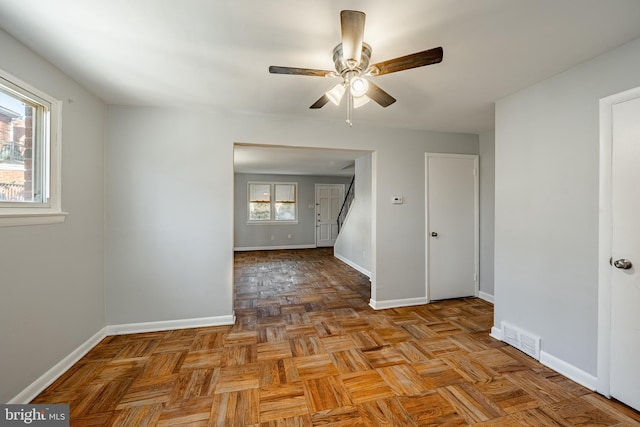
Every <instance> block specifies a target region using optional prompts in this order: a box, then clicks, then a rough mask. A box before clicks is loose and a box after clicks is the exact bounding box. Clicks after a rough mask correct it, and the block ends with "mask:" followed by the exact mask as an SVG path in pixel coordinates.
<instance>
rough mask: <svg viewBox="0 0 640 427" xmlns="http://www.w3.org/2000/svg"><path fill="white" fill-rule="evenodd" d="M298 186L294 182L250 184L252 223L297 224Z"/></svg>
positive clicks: (250, 214) (250, 217)
mask: <svg viewBox="0 0 640 427" xmlns="http://www.w3.org/2000/svg"><path fill="white" fill-rule="evenodd" d="M297 193H298V184H297V183H294V182H250V183H249V184H248V194H249V203H248V208H249V215H248V218H249V222H250V223H265V222H271V223H292V222H294V223H297V220H298V215H297V213H298V208H297V203H296V202H297V199H296V197H297Z"/></svg>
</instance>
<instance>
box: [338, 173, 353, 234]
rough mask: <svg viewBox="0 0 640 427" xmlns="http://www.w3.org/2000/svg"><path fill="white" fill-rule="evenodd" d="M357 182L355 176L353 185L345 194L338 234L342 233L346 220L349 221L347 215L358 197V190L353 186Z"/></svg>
mask: <svg viewBox="0 0 640 427" xmlns="http://www.w3.org/2000/svg"><path fill="white" fill-rule="evenodd" d="M355 181H356V177H355V175H354V176H353V178H351V184H349V189H348V190H347V194H345V196H344V202H342V207H341V208H340V213H339V214H338V233H340V229H341V228H342V224H344V221H345V219H347V213H349V207H350V206H351V202H352V201H353V199H355V197H356V188H355V186H354V185H353V184H354V182H355Z"/></svg>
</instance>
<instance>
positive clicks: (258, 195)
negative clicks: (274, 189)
mask: <svg viewBox="0 0 640 427" xmlns="http://www.w3.org/2000/svg"><path fill="white" fill-rule="evenodd" d="M249 201H250V202H270V201H271V184H249Z"/></svg>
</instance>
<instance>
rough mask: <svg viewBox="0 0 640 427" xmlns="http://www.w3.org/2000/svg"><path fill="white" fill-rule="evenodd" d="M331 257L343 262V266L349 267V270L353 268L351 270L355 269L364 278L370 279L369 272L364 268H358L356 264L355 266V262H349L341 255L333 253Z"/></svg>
mask: <svg viewBox="0 0 640 427" xmlns="http://www.w3.org/2000/svg"><path fill="white" fill-rule="evenodd" d="M333 256H334V257H336V258H338V259H339V260H340V261H342V262H344V263H345V264H347V265H348V266H349V267H351V268H353V269H355V270H358V271H359V272H360V273H362V274H364V275H365V276H367V277H369V278H371V272H370V271H369V270H367V269H366V268H364V267H360V266H359V265H358V264H356V263H355V262H353V261H349V260H348V259H347V258H345V257H343V256H342V255H340V254H337V253H335V252H334V253H333Z"/></svg>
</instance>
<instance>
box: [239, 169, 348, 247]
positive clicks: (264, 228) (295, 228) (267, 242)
mask: <svg viewBox="0 0 640 427" xmlns="http://www.w3.org/2000/svg"><path fill="white" fill-rule="evenodd" d="M249 181H268V182H296V183H297V184H298V223H297V224H247V200H248V196H247V183H248V182H249ZM350 182H351V177H341V176H308V175H257V174H242V173H236V175H235V194H234V203H235V209H234V230H235V232H234V245H235V248H236V249H242V248H256V247H258V248H266V247H269V246H277V247H284V246H291V247H294V246H315V244H316V188H315V185H316V184H342V185H344V187H345V189H344V190H345V191H347V188H349V183H350ZM289 235H290V236H291V237H290V238H289ZM272 236H273V240H271V238H272Z"/></svg>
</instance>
